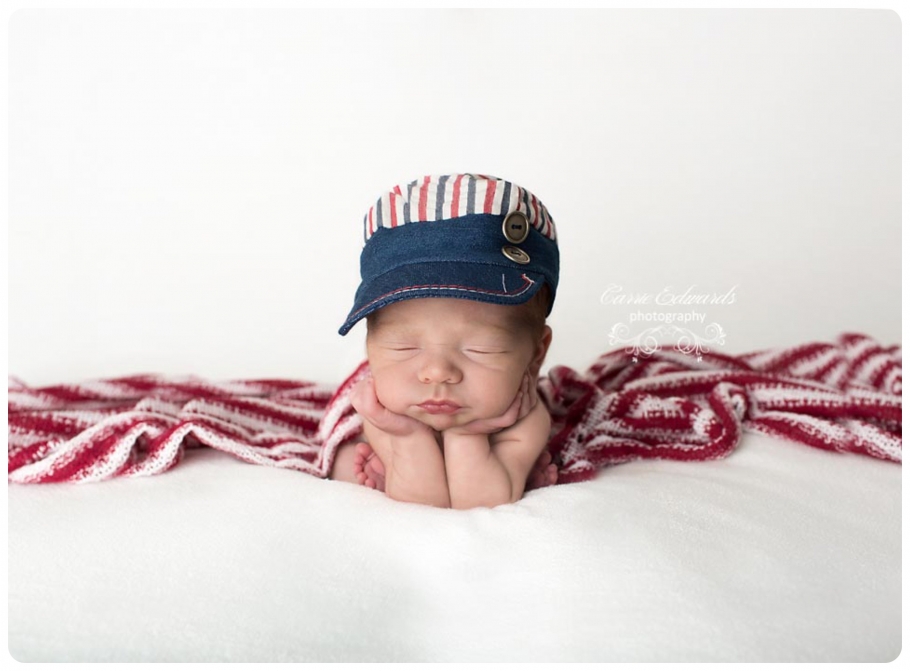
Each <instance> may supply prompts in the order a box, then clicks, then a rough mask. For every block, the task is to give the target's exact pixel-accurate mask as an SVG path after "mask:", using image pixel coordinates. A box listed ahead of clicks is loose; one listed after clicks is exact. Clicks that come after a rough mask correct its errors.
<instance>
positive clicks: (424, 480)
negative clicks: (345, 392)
mask: <svg viewBox="0 0 910 671" xmlns="http://www.w3.org/2000/svg"><path fill="white" fill-rule="evenodd" d="M351 402H352V404H353V406H354V409H355V410H357V412H358V413H359V414H360V416H361V417H362V418H363V434H364V438H366V441H367V443H369V445H370V447H371V448H373V451H374V452H375V453H376V454H377V455H378V456H379V460H380V461H382V464H383V466H384V467H385V493H386V496H388V497H389V498H392V499H395V500H396V501H407V502H410V503H423V504H425V505H431V506H437V507H440V508H448V507H449V505H450V501H449V489H448V484H447V482H446V471H445V462H444V461H443V457H442V451H441V450H440V448H439V443H438V442H437V441H436V436H435V434H434V433H433V430H432V429H431V428H430V427H429V426H427V425H426V424H423V423H422V422H418V421H417V420H416V419H413V418H411V417H406V416H404V415H397V414H395V413H393V412H392V411H390V410H389V409H388V408H385V407H383V406H382V404H381V403H380V402H379V399H378V398H377V396H376V390H375V386H374V383H373V380H372V378H368V379H367V380H365V381H363V382H360V383H358V386H357V387H356V388H355V389H354V392H353V395H352V397H351Z"/></svg>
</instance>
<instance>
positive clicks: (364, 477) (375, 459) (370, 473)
mask: <svg viewBox="0 0 910 671" xmlns="http://www.w3.org/2000/svg"><path fill="white" fill-rule="evenodd" d="M354 475H355V476H356V477H357V482H359V483H360V484H362V485H365V486H367V487H370V488H372V489H378V490H379V491H380V492H384V491H385V466H383V464H382V462H381V461H380V460H379V455H377V454H376V453H375V452H374V451H373V448H372V447H370V446H369V445H368V444H367V443H357V452H356V454H355V455H354Z"/></svg>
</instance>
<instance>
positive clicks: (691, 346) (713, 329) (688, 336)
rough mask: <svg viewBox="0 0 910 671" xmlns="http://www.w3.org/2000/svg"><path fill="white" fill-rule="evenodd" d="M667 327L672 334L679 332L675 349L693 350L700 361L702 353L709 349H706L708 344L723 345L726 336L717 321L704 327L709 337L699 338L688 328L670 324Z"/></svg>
mask: <svg viewBox="0 0 910 671" xmlns="http://www.w3.org/2000/svg"><path fill="white" fill-rule="evenodd" d="M669 328H670V329H671V330H672V332H673V333H674V334H679V338H677V340H676V349H678V350H679V351H680V352H683V353H685V354H692V353H693V352H694V353H695V354H696V355H698V360H699V361H701V355H702V354H704V353H705V352H710V351H711V350H710V349H708V347H707V346H708V345H723V344H724V338H726V337H727V334H726V333H724V330H723V329H722V328H721V327H720V324H718V323H717V322H714V323H713V324H708V326H706V327H705V331H707V332H708V334H709V335H710V336H711V338H710V339H708V338H700V337H698V336H697V335H695V334H694V333H693V332H692V331H690V330H689V329H684V328H682V327H681V326H671V327H669Z"/></svg>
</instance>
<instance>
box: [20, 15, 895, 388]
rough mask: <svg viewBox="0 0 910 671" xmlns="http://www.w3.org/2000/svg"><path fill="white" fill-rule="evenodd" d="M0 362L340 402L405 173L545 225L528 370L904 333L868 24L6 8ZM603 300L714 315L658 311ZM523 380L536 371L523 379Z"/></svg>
mask: <svg viewBox="0 0 910 671" xmlns="http://www.w3.org/2000/svg"><path fill="white" fill-rule="evenodd" d="M8 30H9V38H10V44H9V59H10V60H9V75H10V88H9V129H10V134H9V155H10V162H9V170H10V172H9V176H10V181H9V204H10V220H9V370H10V373H11V374H14V375H17V376H19V377H21V378H22V379H24V380H25V381H26V382H28V383H31V384H50V383H54V382H64V381H75V380H78V379H82V378H89V377H105V376H115V375H126V374H131V373H139V372H156V373H166V374H181V375H182V374H196V375H202V376H206V377H213V378H231V377H238V378H241V377H294V378H307V379H313V380H318V381H324V382H337V381H340V380H341V379H342V378H343V376H344V375H346V374H347V373H348V372H349V371H350V370H351V369H352V368H353V366H354V365H355V364H356V363H357V362H358V361H360V359H361V358H362V355H363V336H364V327H363V325H362V324H361V325H358V327H357V328H355V330H353V331H352V332H351V333H350V334H349V335H348V336H346V337H344V338H343V337H341V336H339V335H338V334H337V329H338V327H339V326H340V324H341V323H342V322H343V320H344V318H345V316H346V315H347V312H348V310H349V309H350V306H351V301H352V299H353V294H354V291H355V289H356V286H357V283H358V279H359V275H358V258H359V253H360V245H361V229H360V226H361V221H362V216H363V213H364V212H365V210H366V209H367V207H368V206H369V204H370V203H371V201H372V200H374V199H375V198H376V197H377V196H378V195H380V193H381V192H382V190H383V189H385V188H388V187H390V186H392V185H393V184H396V183H399V182H403V181H408V180H410V179H412V178H415V177H418V176H420V175H423V174H430V173H444V172H457V171H466V172H481V173H487V174H493V175H497V176H500V177H503V178H506V179H510V180H513V181H515V182H518V183H519V184H521V185H522V186H525V187H527V188H529V189H531V190H532V191H533V192H534V193H535V194H536V195H538V196H539V197H540V198H541V199H542V200H543V201H544V202H545V203H546V204H547V206H548V207H549V208H550V210H551V212H552V214H553V216H554V219H555V222H556V225H557V230H558V234H559V242H560V248H561V255H562V274H561V281H560V285H559V291H558V297H557V301H556V306H555V308H554V311H553V313H552V315H551V318H550V323H551V325H552V326H553V328H554V343H553V346H552V348H551V350H550V355H549V358H548V365H553V364H557V363H559V364H566V365H570V366H573V367H576V368H581V367H584V366H587V365H588V364H590V363H591V362H592V361H593V360H594V358H596V356H597V355H598V354H600V353H603V352H606V351H609V350H612V349H615V348H616V347H618V345H611V344H610V340H609V334H610V332H611V331H612V330H613V328H614V327H615V326H616V325H618V324H626V325H628V326H629V328H630V332H631V333H632V334H635V333H639V332H641V331H643V330H644V329H646V328H651V327H654V326H658V325H660V323H659V322H647V323H646V322H632V321H631V317H630V313H636V312H638V311H639V310H641V311H642V313H647V314H650V315H651V316H652V317H655V315H657V317H655V318H659V317H660V315H663V318H666V315H667V314H668V313H673V312H686V313H690V312H693V311H694V312H699V313H702V314H703V315H704V318H705V321H704V322H703V323H686V324H682V325H684V326H685V327H687V328H689V329H691V330H692V331H693V332H695V333H696V334H699V335H704V334H705V329H706V325H707V324H709V323H711V322H716V323H717V324H719V325H720V326H721V327H722V329H723V332H724V334H725V337H724V342H723V344H720V345H719V346H718V345H711V347H712V348H715V349H717V350H719V351H721V352H724V353H728V354H736V353H740V352H744V351H749V350H754V349H760V348H765V347H771V346H782V345H792V344H797V343H800V342H805V341H810V340H824V341H828V340H831V339H833V338H834V337H835V336H836V335H837V334H838V333H840V332H842V331H859V332H864V333H868V334H870V335H872V336H873V337H875V338H878V339H880V340H881V341H883V343H885V344H891V343H894V342H898V341H899V340H900V337H901V321H900V314H901V313H900V310H901V308H900V291H901V286H900V281H901V277H900V268H901V256H900V241H901V231H900V225H901V219H900V216H901V191H900V187H901V184H900V167H901V165H900V159H901V153H900V151H901V148H900V138H901V116H900V113H901V109H900V103H901V81H900V73H901V71H900V46H901V45H900V37H901V23H900V18H899V17H898V15H897V14H895V13H894V12H892V11H875V10H859V11H857V10H831V11H822V10H805V11H802V10H779V11H777V10H775V11H750V10H704V11H702V10H687V11H632V10H603V11H589V12H580V11H579V12H559V13H552V12H539V11H515V10H504V11H484V10H448V11H426V12H423V11H413V10H410V11H389V10H381V11H373V12H368V11H345V12H336V13H333V12H316V11H289V10H256V11H252V10H249V11H215V10H170V11H148V10H146V11H143V10H120V11H111V10H99V11H92V10H78V11H65V10H35V9H27V10H20V11H19V12H17V13H15V14H14V15H13V16H12V18H11V20H10V22H9V25H8ZM611 286H618V287H622V291H621V293H624V294H643V293H649V294H652V295H655V294H658V293H660V292H662V291H664V290H665V289H667V290H668V294H670V295H682V294H685V293H686V292H687V290H688V289H689V288H691V290H690V291H689V292H688V293H689V294H708V295H710V294H726V295H728V296H729V295H730V294H731V289H732V295H733V296H734V302H732V303H731V302H728V303H727V304H723V305H721V304H716V305H709V306H705V305H695V306H691V305H689V306H683V307H682V308H679V307H677V308H670V307H667V306H661V305H656V304H655V303H654V302H653V300H652V302H651V303H650V304H645V305H640V306H635V307H630V306H624V305H610V304H604V303H603V301H602V296H603V294H604V292H605V291H607V290H608V289H609V288H610V287H611ZM547 367H548V366H545V370H546V368H547Z"/></svg>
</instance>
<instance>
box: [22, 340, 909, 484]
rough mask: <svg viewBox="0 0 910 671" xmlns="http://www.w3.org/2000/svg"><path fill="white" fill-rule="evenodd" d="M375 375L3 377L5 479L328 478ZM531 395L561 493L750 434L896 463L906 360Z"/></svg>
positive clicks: (611, 356)
mask: <svg viewBox="0 0 910 671" xmlns="http://www.w3.org/2000/svg"><path fill="white" fill-rule="evenodd" d="M368 374H369V368H368V366H367V363H366V362H363V363H362V364H361V365H360V366H359V367H358V368H357V370H355V371H354V372H353V373H352V374H351V375H350V376H349V377H348V378H347V379H346V380H345V381H344V382H343V383H342V384H341V385H340V386H339V387H337V388H335V387H331V386H326V385H323V384H317V383H313V382H306V381H298V380H241V381H231V382H220V383H219V382H210V381H207V380H202V379H198V378H194V377H186V378H166V377H161V376H155V375H137V376H132V377H124V378H117V379H107V380H97V381H90V382H84V383H81V384H74V385H57V386H52V387H42V388H31V387H28V386H26V385H25V384H22V383H21V382H19V381H18V380H15V379H14V378H11V379H10V386H9V455H8V462H7V464H8V471H9V481H10V482H16V483H39V482H44V483H47V482H92V481H98V480H105V479H107V478H113V477H117V476H140V475H155V474H158V473H162V472H164V471H166V470H168V469H169V468H171V467H173V466H175V465H176V464H178V463H179V462H180V460H181V457H182V455H183V452H184V449H186V448H199V447H203V446H205V447H211V448H214V449H217V450H222V451H223V452H228V453H230V454H233V455H234V456H236V457H238V458H239V459H242V460H244V461H247V462H250V463H253V464H260V465H264V466H277V467H279V468H289V469H294V470H298V471H302V472H304V473H309V474H311V475H315V476H317V477H321V478H324V477H326V476H327V475H328V473H329V472H330V470H331V466H332V461H333V459H334V456H335V452H336V450H337V448H338V446H339V445H340V444H341V443H343V442H344V441H346V440H349V439H351V438H353V437H355V436H356V435H357V434H359V433H360V429H361V426H362V424H361V420H360V418H359V417H358V416H357V414H356V413H355V412H354V409H353V408H352V406H351V403H350V391H351V388H352V386H353V385H354V384H355V383H356V382H357V381H358V380H359V379H361V378H362V377H363V376H365V375H368ZM538 390H539V392H540V394H541V398H542V400H543V402H544V403H545V404H546V406H547V408H548V409H549V410H550V413H551V415H552V418H553V433H552V434H551V437H550V442H549V450H550V452H551V453H552V455H553V462H554V463H555V464H557V466H558V468H559V482H560V483H566V482H576V481H581V480H588V479H591V478H593V477H594V476H595V475H596V474H597V472H598V471H599V470H600V469H601V468H603V467H604V466H607V465H610V464H619V463H623V462H626V461H632V460H636V459H675V460H685V461H698V460H707V459H719V458H722V457H725V456H726V455H728V454H730V452H731V451H732V450H733V449H734V448H735V447H736V446H737V444H738V443H739V441H740V438H741V436H742V432H743V431H755V432H760V433H765V434H769V435H772V436H777V437H780V438H784V439H787V440H791V441H796V442H799V443H802V444H804V445H808V446H811V447H817V448H821V449H823V450H834V451H838V452H854V453H857V454H865V455H868V456H871V457H875V458H878V459H884V460H888V461H894V462H898V463H900V462H901V444H902V442H901V348H900V346H899V345H894V346H891V347H882V346H880V345H879V344H878V343H876V341H874V340H873V339H872V338H870V337H868V336H865V335H862V334H856V333H843V334H841V335H840V336H838V337H837V339H836V340H835V342H834V343H833V344H830V343H808V344H805V345H800V346H795V347H788V348H778V349H768V350H762V351H758V352H753V353H749V354H743V355H739V356H725V355H722V354H712V353H707V354H703V355H702V359H701V360H697V359H696V358H695V357H693V356H691V355H688V354H684V353H682V352H679V351H677V350H658V351H657V352H654V353H652V354H650V355H648V356H646V357H641V356H640V357H639V359H638V360H637V361H635V360H633V357H632V356H631V355H629V354H627V353H626V352H624V351H623V350H621V349H620V350H615V351H613V352H609V353H607V354H604V355H602V356H601V357H600V358H598V359H597V361H596V362H595V363H594V364H593V365H592V366H591V367H590V368H589V369H588V370H587V371H585V372H584V373H579V372H576V371H574V370H572V369H571V368H568V367H565V366H555V367H553V368H552V369H551V370H550V371H549V373H548V375H547V376H545V377H542V378H541V379H540V380H539V381H538Z"/></svg>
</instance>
